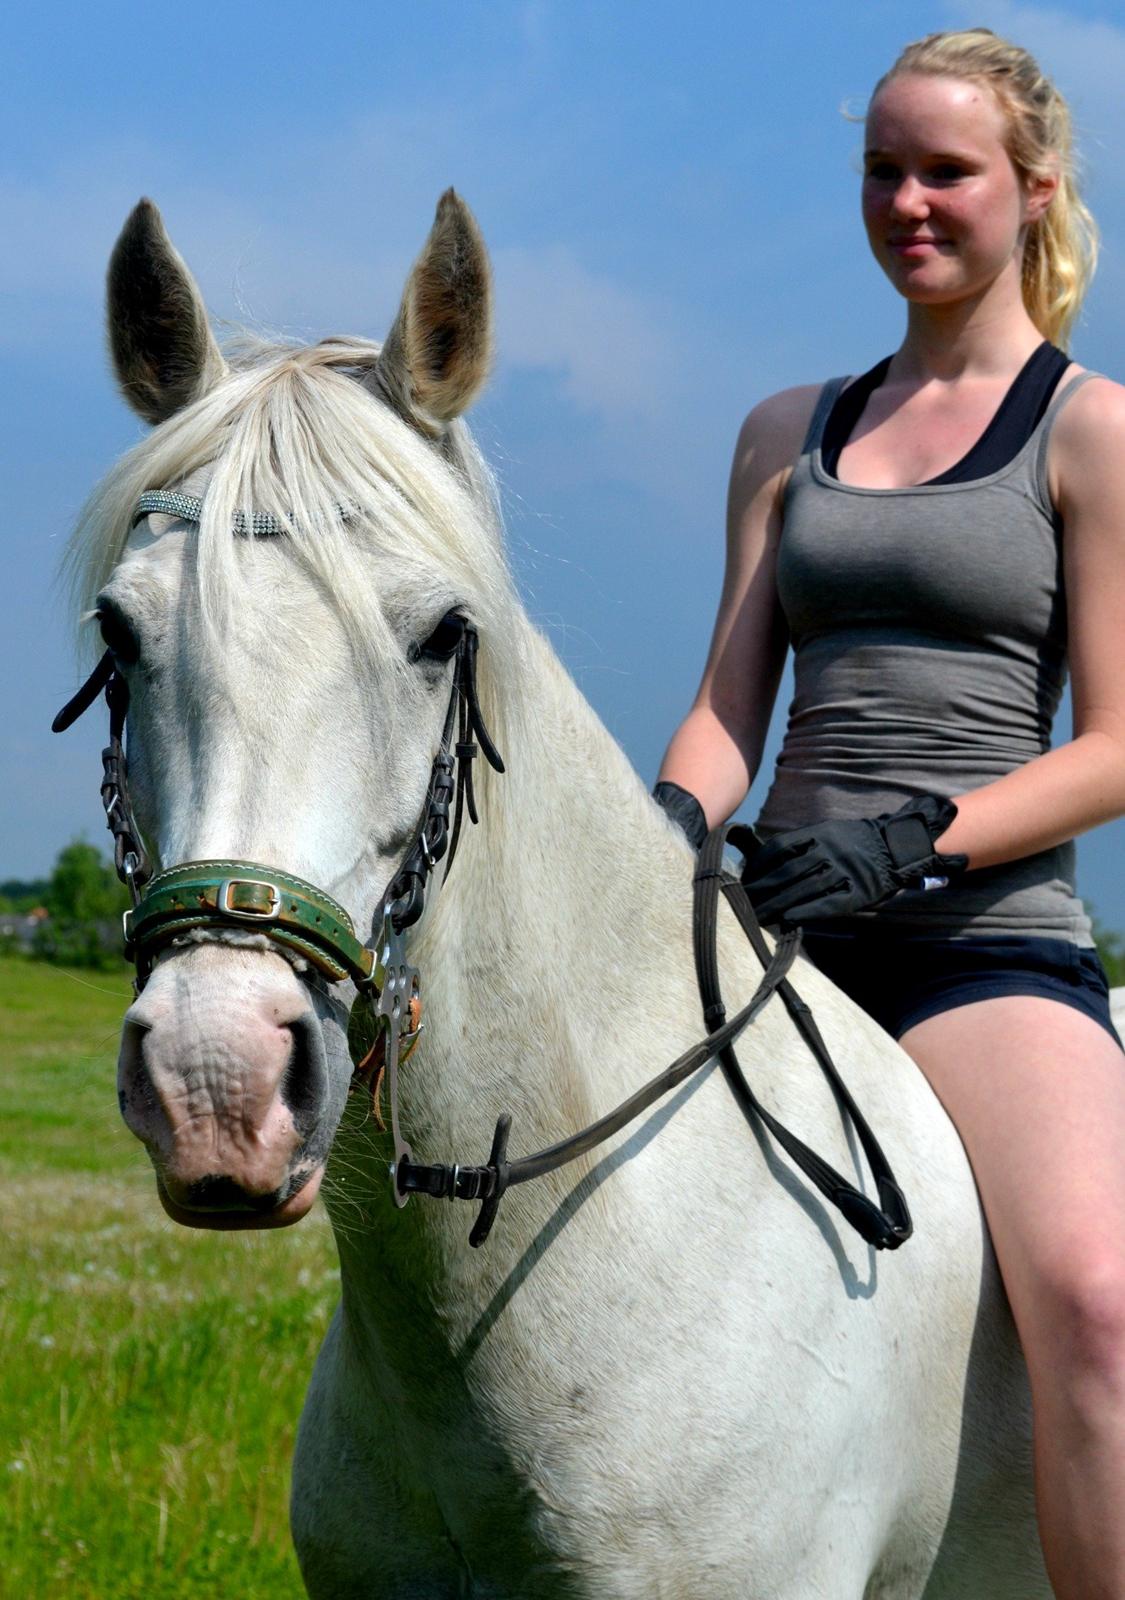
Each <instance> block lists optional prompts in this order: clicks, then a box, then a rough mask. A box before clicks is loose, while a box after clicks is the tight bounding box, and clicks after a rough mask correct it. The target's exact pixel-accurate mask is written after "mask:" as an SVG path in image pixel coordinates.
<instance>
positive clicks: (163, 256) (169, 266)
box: [106, 200, 226, 423]
mask: <svg viewBox="0 0 1125 1600" xmlns="http://www.w3.org/2000/svg"><path fill="white" fill-rule="evenodd" d="M106 313H107V321H108V332H109V346H110V350H111V352H112V355H113V365H114V369H115V371H116V373H117V382H118V384H119V385H120V388H121V392H122V394H123V395H124V396H125V399H126V400H127V401H128V402H129V404H130V405H131V406H132V407H133V410H134V411H136V412H139V414H140V415H141V416H142V417H144V419H145V421H146V422H153V423H156V422H164V421H166V420H167V418H169V417H171V416H173V415H174V414H175V413H176V412H177V411H179V410H181V408H182V407H184V406H186V405H187V404H189V402H190V401H192V400H197V399H198V398H199V396H200V395H202V394H205V393H206V392H207V390H208V389H210V388H211V387H212V385H213V384H215V383H216V382H217V381H218V380H219V378H221V377H222V375H223V373H224V372H225V371H226V365H225V363H224V361H223V358H222V356H221V354H220V353H219V347H218V345H217V344H216V343H215V340H214V338H213V337H212V334H211V329H210V326H209V325H208V322H207V311H206V308H205V307H204V304H203V299H202V296H201V295H200V293H199V290H198V289H197V287H196V284H195V279H194V278H193V277H192V275H191V273H190V272H189V271H188V269H187V267H186V266H185V265H184V263H183V261H182V260H181V258H180V256H179V254H178V253H177V251H176V250H175V248H174V247H173V245H172V242H171V240H170V239H169V238H168V235H167V234H166V233H165V231H164V223H163V222H162V220H161V217H160V212H159V211H158V210H157V209H156V207H155V206H154V205H153V203H152V201H151V200H141V201H139V202H138V204H137V205H136V206H134V208H133V210H132V212H131V213H130V215H129V218H128V221H127V222H126V223H125V226H124V227H123V228H122V230H121V235H120V237H119V238H118V241H117V243H116V244H115V245H114V247H113V254H112V256H111V257H110V261H109V273H108V276H107V279H106Z"/></svg>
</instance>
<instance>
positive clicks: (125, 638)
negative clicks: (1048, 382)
mask: <svg viewBox="0 0 1125 1600" xmlns="http://www.w3.org/2000/svg"><path fill="white" fill-rule="evenodd" d="M96 615H97V619H98V626H99V628H100V629H101V630H102V638H103V640H104V641H105V646H106V649H107V650H111V651H112V652H113V655H114V657H115V659H116V660H118V661H122V662H124V663H125V664H126V665H127V666H131V665H132V664H133V663H134V662H135V661H136V660H137V658H138V656H139V655H140V653H141V647H140V644H139V642H138V640H137V636H136V634H135V633H134V632H133V630H132V628H131V627H130V625H129V622H128V620H127V619H126V617H125V615H124V613H123V612H121V611H119V610H118V608H117V607H116V606H115V605H114V604H113V603H112V601H108V600H103V601H102V602H101V603H100V604H99V606H98V609H97V613H96Z"/></svg>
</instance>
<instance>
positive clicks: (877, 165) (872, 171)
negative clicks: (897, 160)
mask: <svg viewBox="0 0 1125 1600" xmlns="http://www.w3.org/2000/svg"><path fill="white" fill-rule="evenodd" d="M898 175H899V174H898V168H897V167H895V166H892V165H891V163H890V162H889V161H873V162H872V163H871V165H870V166H869V167H868V168H867V172H866V176H867V177H869V178H874V179H875V181H876V182H877V183H886V182H888V181H893V180H894V179H895V178H897V177H898Z"/></svg>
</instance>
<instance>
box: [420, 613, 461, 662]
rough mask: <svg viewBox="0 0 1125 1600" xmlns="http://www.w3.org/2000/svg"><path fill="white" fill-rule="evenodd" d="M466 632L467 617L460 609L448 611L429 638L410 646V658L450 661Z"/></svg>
mask: <svg viewBox="0 0 1125 1600" xmlns="http://www.w3.org/2000/svg"><path fill="white" fill-rule="evenodd" d="M464 633H465V618H464V617H463V616H462V615H461V613H460V612H459V611H447V612H446V614H445V616H444V617H442V619H441V621H440V622H439V623H438V625H437V627H436V628H435V629H434V631H433V632H432V633H431V634H430V636H429V638H428V639H424V640H423V641H422V643H421V644H412V645H411V646H410V649H409V651H408V655H409V657H410V660H411V661H419V660H425V661H448V660H449V658H450V656H452V655H453V654H454V653H455V652H456V650H457V646H458V645H459V644H460V643H461V640H462V638H463V636H464Z"/></svg>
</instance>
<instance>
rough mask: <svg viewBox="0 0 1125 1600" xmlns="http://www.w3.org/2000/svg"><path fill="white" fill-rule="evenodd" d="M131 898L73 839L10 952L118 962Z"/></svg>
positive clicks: (1116, 956)
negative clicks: (30, 926)
mask: <svg viewBox="0 0 1125 1600" xmlns="http://www.w3.org/2000/svg"><path fill="white" fill-rule="evenodd" d="M128 909H129V894H128V891H127V889H126V888H125V885H124V884H123V883H120V882H119V881H118V878H117V874H116V873H115V872H114V870H113V867H112V865H111V864H110V863H109V861H107V860H106V859H105V857H104V856H103V855H102V854H101V852H100V851H99V850H97V849H96V848H95V847H94V846H93V845H92V844H89V843H87V841H86V840H85V839H72V840H71V842H70V843H69V844H68V845H66V846H64V848H63V849H62V850H60V851H59V854H58V857H57V859H56V861H55V865H54V867H53V869H52V871H51V876H50V877H49V878H33V879H29V880H27V881H24V880H21V879H16V878H9V879H8V880H7V881H6V882H0V918H3V919H4V921H5V922H6V923H12V922H13V921H15V920H16V919H18V918H20V917H24V918H26V917H29V916H30V915H31V914H33V913H35V912H45V913H46V915H45V916H43V917H41V918H40V919H39V920H38V922H37V925H36V927H35V929H34V932H33V933H31V935H30V937H29V938H27V939H25V938H23V937H21V936H18V935H16V934H15V933H13V932H11V931H9V932H8V933H7V935H6V938H5V941H4V942H5V943H6V944H7V946H8V947H9V948H10V949H24V950H26V953H27V954H29V955H31V956H32V957H33V958H35V959H37V960H40V961H54V962H58V963H59V964H60V965H62V966H69V967H97V968H100V969H102V970H107V969H111V968H114V967H118V966H120V965H121V964H122V961H123V957H122V955H121V914H122V912H124V911H127V910H128ZM1094 938H1095V940H1096V941H1097V946H1098V954H1099V955H1100V956H1101V958H1102V963H1103V965H1104V966H1105V969H1106V972H1107V974H1108V976H1109V981H1110V983H1111V984H1114V985H1116V984H1123V983H1125V935H1122V934H1120V933H1118V932H1116V931H1115V930H1114V929H1112V928H1105V927H1103V926H1102V925H1101V923H1100V922H1098V921H1097V919H1096V918H1095V921H1094Z"/></svg>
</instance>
